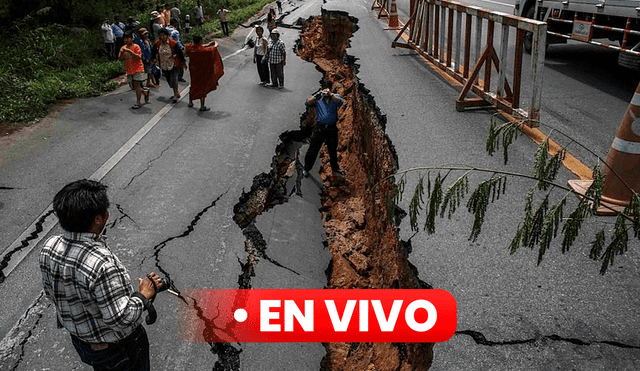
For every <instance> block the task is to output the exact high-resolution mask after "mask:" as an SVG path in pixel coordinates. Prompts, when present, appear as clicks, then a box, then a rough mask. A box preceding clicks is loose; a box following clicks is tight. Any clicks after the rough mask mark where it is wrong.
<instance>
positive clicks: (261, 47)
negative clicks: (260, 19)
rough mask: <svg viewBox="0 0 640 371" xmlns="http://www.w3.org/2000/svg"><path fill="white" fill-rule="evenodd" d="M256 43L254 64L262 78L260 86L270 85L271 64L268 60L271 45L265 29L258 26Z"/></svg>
mask: <svg viewBox="0 0 640 371" xmlns="http://www.w3.org/2000/svg"><path fill="white" fill-rule="evenodd" d="M255 31H256V35H257V36H256V43H255V46H254V48H253V63H255V64H256V66H257V67H258V76H260V85H262V86H266V85H268V84H269V63H268V60H267V59H268V58H267V48H268V46H269V43H268V41H267V38H266V37H264V29H263V28H262V26H260V25H258V24H257V25H256V27H255Z"/></svg>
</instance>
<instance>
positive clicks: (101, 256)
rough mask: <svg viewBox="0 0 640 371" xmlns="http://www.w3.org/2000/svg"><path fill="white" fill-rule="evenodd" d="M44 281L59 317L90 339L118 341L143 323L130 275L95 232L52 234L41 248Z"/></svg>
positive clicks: (140, 307) (102, 341) (142, 308)
mask: <svg viewBox="0 0 640 371" xmlns="http://www.w3.org/2000/svg"><path fill="white" fill-rule="evenodd" d="M40 270H41V271H42V285H43V287H44V292H45V294H46V295H47V297H48V298H49V299H50V300H51V301H52V302H53V304H54V305H55V307H56V314H57V318H58V322H59V323H60V324H62V325H63V326H64V327H65V328H66V329H67V330H68V331H69V332H70V333H71V334H72V335H75V336H76V337H78V338H79V339H80V340H83V341H85V342H87V343H114V342H117V341H118V340H121V339H123V338H125V337H127V336H128V335H130V334H131V333H132V332H133V330H135V329H136V327H137V326H138V325H139V324H140V321H141V319H142V312H143V310H144V307H143V304H142V300H141V299H140V298H136V297H134V298H132V297H131V294H132V293H133V292H134V291H133V287H132V286H131V279H130V278H129V273H127V270H126V268H125V267H124V266H123V265H122V263H121V262H120V260H118V258H117V257H116V256H115V255H113V253H112V252H111V250H109V248H108V247H107V244H106V243H105V241H104V240H103V239H99V238H98V237H97V236H96V235H95V234H93V233H72V232H65V234H64V235H63V236H54V237H51V238H50V239H49V240H48V241H47V243H46V244H45V246H44V247H43V248H42V251H41V252H40Z"/></svg>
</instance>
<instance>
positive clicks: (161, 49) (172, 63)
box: [151, 28, 187, 103]
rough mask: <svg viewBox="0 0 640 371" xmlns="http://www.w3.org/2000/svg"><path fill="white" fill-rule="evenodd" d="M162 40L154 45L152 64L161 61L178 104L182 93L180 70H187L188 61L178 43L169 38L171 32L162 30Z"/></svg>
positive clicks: (173, 100) (173, 99)
mask: <svg viewBox="0 0 640 371" xmlns="http://www.w3.org/2000/svg"><path fill="white" fill-rule="evenodd" d="M159 37H160V39H159V40H158V41H156V43H155V44H154V45H153V50H152V52H151V54H152V56H151V63H155V62H156V60H159V61H160V69H162V74H163V75H164V77H165V78H166V79H167V82H168V83H169V86H170V87H171V88H172V89H173V98H172V102H173V103H178V99H180V92H179V91H178V70H179V69H180V67H181V66H183V65H184V68H187V65H186V60H185V58H184V54H183V53H182V49H180V47H179V46H178V42H177V41H175V40H173V39H170V38H169V31H168V30H167V29H166V28H163V29H161V30H160V36H159Z"/></svg>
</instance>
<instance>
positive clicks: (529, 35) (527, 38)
mask: <svg viewBox="0 0 640 371" xmlns="http://www.w3.org/2000/svg"><path fill="white" fill-rule="evenodd" d="M534 12H535V5H534V6H531V7H529V9H527V14H525V15H524V16H525V18H529V19H533V15H534ZM523 44H524V51H525V52H526V53H527V54H531V49H533V32H525V33H524V42H523Z"/></svg>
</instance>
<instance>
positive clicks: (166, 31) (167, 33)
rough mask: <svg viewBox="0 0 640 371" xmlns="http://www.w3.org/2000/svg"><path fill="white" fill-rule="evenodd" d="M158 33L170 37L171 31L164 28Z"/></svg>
mask: <svg viewBox="0 0 640 371" xmlns="http://www.w3.org/2000/svg"><path fill="white" fill-rule="evenodd" d="M158 33H159V34H161V33H163V34H165V35H167V36H169V30H167V29H166V28H164V27H162V28H161V29H160V31H158Z"/></svg>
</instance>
